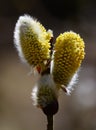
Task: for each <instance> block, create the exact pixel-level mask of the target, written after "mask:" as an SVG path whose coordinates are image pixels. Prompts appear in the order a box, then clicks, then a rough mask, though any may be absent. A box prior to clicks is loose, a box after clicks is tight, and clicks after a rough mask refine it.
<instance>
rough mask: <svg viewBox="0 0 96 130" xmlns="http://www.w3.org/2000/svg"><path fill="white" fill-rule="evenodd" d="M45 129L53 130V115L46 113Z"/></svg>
mask: <svg viewBox="0 0 96 130" xmlns="http://www.w3.org/2000/svg"><path fill="white" fill-rule="evenodd" d="M47 121H48V124H47V130H53V115H47Z"/></svg>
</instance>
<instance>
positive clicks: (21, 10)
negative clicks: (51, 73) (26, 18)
mask: <svg viewBox="0 0 96 130" xmlns="http://www.w3.org/2000/svg"><path fill="white" fill-rule="evenodd" d="M23 14H30V15H31V16H33V17H36V18H37V19H38V20H39V21H40V22H41V23H42V24H43V25H44V26H45V27H46V28H47V29H49V28H50V29H52V30H54V38H56V37H57V36H58V35H59V34H60V33H63V32H65V31H70V30H73V31H75V32H77V33H79V34H80V35H81V37H83V39H84V41H85V43H86V57H85V60H84V61H83V64H82V67H81V71H80V72H79V81H78V84H77V85H76V86H77V87H76V89H75V90H74V91H73V93H72V95H71V96H66V95H65V93H63V92H61V93H60V97H59V105H60V109H59V112H58V113H57V114H56V115H55V116H54V130H96V2H95V1H92V0H91V1H90V0H71V1H70V0H59V1H56V0H23V1H22V0H21V1H20V0H8V1H6V0H1V1H0V130H45V129H46V123H47V121H46V117H45V116H44V115H43V113H42V111H41V110H40V109H37V108H36V107H34V106H33V104H32V100H31V91H32V88H33V86H34V83H35V81H34V80H35V79H34V78H33V77H32V76H28V72H29V71H30V68H28V67H27V66H26V65H24V64H22V63H21V61H20V59H19V57H18V54H17V51H16V49H15V47H14V45H13V32H14V27H15V24H16V21H17V19H18V17H19V16H20V15H23ZM54 41H55V40H54Z"/></svg>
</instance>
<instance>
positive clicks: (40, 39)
mask: <svg viewBox="0 0 96 130" xmlns="http://www.w3.org/2000/svg"><path fill="white" fill-rule="evenodd" d="M24 17H27V16H24ZM31 20H32V21H31ZM19 26H20V27H19V34H18V35H19V40H20V46H21V50H22V54H23V57H24V58H25V60H26V61H27V63H28V64H29V65H32V66H37V65H43V64H44V61H46V60H48V59H49V58H50V39H51V37H52V32H51V31H46V29H45V28H44V27H43V26H42V25H41V24H40V23H39V22H37V21H36V20H34V19H33V18H31V17H30V18H29V16H28V21H27V20H26V19H25V21H24V20H23V22H22V23H21V25H19Z"/></svg>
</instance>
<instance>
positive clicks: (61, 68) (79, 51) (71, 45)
mask: <svg viewBox="0 0 96 130" xmlns="http://www.w3.org/2000/svg"><path fill="white" fill-rule="evenodd" d="M84 48H85V45H84V41H83V39H82V38H81V37H80V35H79V34H76V33H74V32H72V31H70V32H65V33H63V34H60V35H59V36H58V37H57V39H56V43H55V45H54V54H53V67H52V74H53V79H54V81H55V83H56V84H61V85H65V86H66V87H67V86H68V84H69V83H70V81H71V79H72V77H73V75H74V74H75V73H76V71H77V70H78V68H79V67H80V65H81V63H82V60H83V59H84V55H85V52H84Z"/></svg>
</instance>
